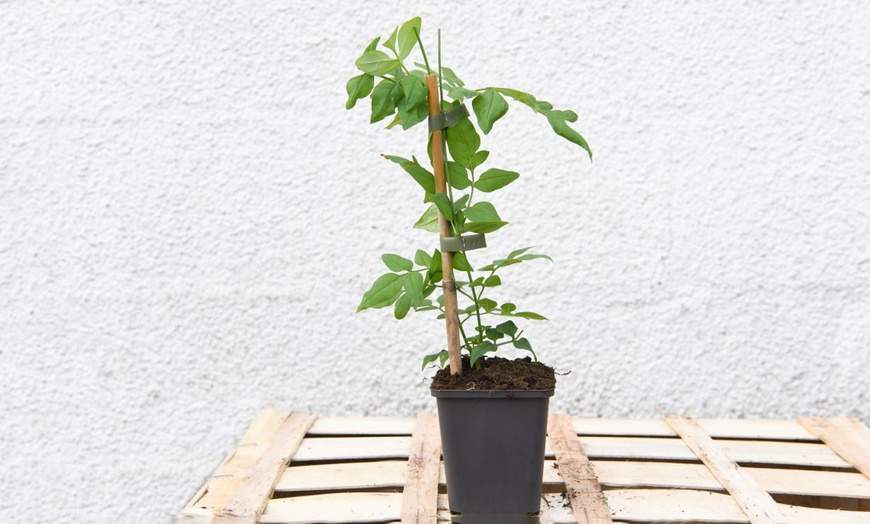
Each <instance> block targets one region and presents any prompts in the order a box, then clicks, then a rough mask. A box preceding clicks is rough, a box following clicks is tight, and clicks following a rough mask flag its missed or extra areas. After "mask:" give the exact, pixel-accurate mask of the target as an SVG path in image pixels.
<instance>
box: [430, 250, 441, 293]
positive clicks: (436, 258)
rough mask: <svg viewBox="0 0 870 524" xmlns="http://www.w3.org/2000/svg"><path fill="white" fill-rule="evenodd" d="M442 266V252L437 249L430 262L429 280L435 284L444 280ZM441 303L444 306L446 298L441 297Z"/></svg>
mask: <svg viewBox="0 0 870 524" xmlns="http://www.w3.org/2000/svg"><path fill="white" fill-rule="evenodd" d="M442 269H443V268H442V266H441V251H438V250H437V249H436V250H435V252H434V253H433V254H432V261H431V262H429V280H430V281H431V282H432V283H433V284H434V283H436V282H440V281H441V278H442ZM438 298H439V303H440V304H441V305H442V306H443V305H444V302H443V300H444V297H443V296H442V295H439V297H438Z"/></svg>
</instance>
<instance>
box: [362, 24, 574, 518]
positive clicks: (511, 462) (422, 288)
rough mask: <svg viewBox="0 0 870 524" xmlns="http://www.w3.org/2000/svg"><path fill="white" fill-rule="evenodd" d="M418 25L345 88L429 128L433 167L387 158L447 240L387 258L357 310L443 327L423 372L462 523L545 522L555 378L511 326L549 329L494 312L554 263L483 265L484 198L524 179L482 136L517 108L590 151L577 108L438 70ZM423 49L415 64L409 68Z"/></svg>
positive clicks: (381, 112) (383, 45)
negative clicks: (422, 316) (499, 161)
mask: <svg viewBox="0 0 870 524" xmlns="http://www.w3.org/2000/svg"><path fill="white" fill-rule="evenodd" d="M420 26H421V21H420V18H419V17H418V18H413V19H411V20H408V21H407V22H405V23H403V24H401V25H399V26H397V27H396V28H395V30H394V31H393V32H392V34H390V36H389V37H387V39H386V40H383V41H381V39H380V37H378V38H375V39H374V40H373V41H372V42H371V43H370V44H369V45H368V47H366V48H365V50H364V52H363V53H362V55H361V56H360V57H359V58H358V59H357V60H356V66H357V68H358V69H359V70H360V71H361V74H359V75H357V76H354V77H353V78H351V79H350V80H349V81H348V83H347V94H348V100H347V109H351V108H353V107H354V106H355V105H356V103H357V102H358V101H359V100H362V99H366V98H368V99H370V103H371V123H373V124H374V123H379V122H387V123H388V124H387V126H386V127H387V128H388V129H390V128H395V127H401V128H402V129H405V130H407V129H411V128H413V127H415V126H417V125H418V124H421V123H426V124H427V125H428V126H429V139H428V148H427V153H426V156H423V154H421V155H420V158H422V159H423V161H421V160H420V159H419V158H418V156H411V157H410V158H407V157H403V156H396V155H383V156H384V158H385V159H386V160H388V161H390V162H392V163H395V164H396V169H402V170H404V171H405V172H406V173H407V174H408V175H409V176H410V179H411V180H412V181H413V182H415V183H416V184H418V185H419V187H420V188H421V189H422V190H423V192H422V197H423V198H422V202H423V204H424V205H423V208H422V210H423V211H422V215H421V216H420V217H419V219H418V220H417V221H416V223H414V225H413V227H415V228H419V229H424V230H427V231H431V232H436V233H439V234H440V245H438V247H436V248H433V247H432V246H427V248H424V249H417V250H416V252H415V253H414V255H413V256H409V257H404V256H401V255H398V254H391V253H387V254H384V255H382V256H381V258H382V260H383V262H384V264H385V265H386V267H387V269H388V270H389V271H388V272H386V273H384V274H383V275H381V276H380V277H378V278H377V279H376V280H375V282H374V284H373V285H372V286H371V288H370V289H369V290H368V291H366V292H365V294H364V295H363V298H362V301H361V302H360V304H359V307H358V309H357V311H362V310H365V309H378V308H387V307H392V308H393V311H394V314H395V317H396V318H397V319H402V318H404V317H405V316H406V315H407V314H408V313H409V312H411V311H414V312H431V313H432V314H434V315H436V316H437V318H438V319H440V320H444V321H445V324H446V327H447V344H446V348H444V349H441V350H440V351H437V352H434V353H432V354H429V355H427V356H425V357H424V358H423V368H424V369H425V368H426V366H427V365H430V364H432V363H437V364H439V365H440V367H441V368H442V369H440V370H439V371H438V372H437V373H436V375H435V378H434V379H433V381H432V386H431V392H432V395H433V396H435V397H436V398H437V404H438V413H439V421H440V427H441V439H442V449H443V454H444V461H445V470H446V476H447V486H448V498H449V501H450V509H451V512H452V514H453V515H454V520H455V521H457V522H459V521H461V522H463V523H464V524H481V523H498V524H511V523H514V522H516V523H526V522H535V521H536V519H537V513H538V509H539V504H540V493H541V477H542V471H543V460H544V442H545V438H546V426H547V407H548V402H549V397H550V396H552V394H553V391H554V387H555V374H554V372H553V369H552V368H550V367H548V366H545V365H544V364H542V363H540V362H538V361H537V356H536V355H535V352H534V351H533V349H532V345H531V343H530V342H529V340H528V339H527V338H526V337H524V336H523V331H522V330H521V329H520V327H519V326H518V325H517V324H516V323H515V322H514V320H517V321H519V320H546V319H545V317H544V316H542V315H540V314H538V313H535V312H532V311H525V310H522V309H520V308H519V307H518V306H517V305H515V304H514V303H513V302H511V301H507V300H504V299H502V300H501V301H496V300H495V299H494V298H493V297H492V296H491V294H492V293H491V292H492V291H493V290H494V289H496V288H499V289H501V286H502V285H503V281H502V279H503V278H504V270H505V269H506V268H508V267H510V266H513V265H516V264H520V263H523V262H528V261H531V260H536V259H549V257H548V256H547V255H544V254H541V253H533V252H531V250H530V248H520V249H516V250H513V251H511V252H509V253H508V254H507V255H506V256H504V257H501V258H496V259H495V260H492V261H487V262H484V263H482V264H480V263H478V262H477V260H476V259H477V258H478V257H477V256H475V255H476V254H468V252H469V251H472V250H475V249H479V248H483V247H485V246H486V239H485V235H487V234H491V233H494V232H496V231H498V230H500V229H501V228H502V227H504V226H505V225H507V222H506V221H505V220H504V219H503V218H502V216H501V214H500V213H499V212H498V211H497V210H496V208H495V206H494V205H493V204H492V203H491V202H489V201H488V200H487V198H488V196H489V195H491V194H493V193H494V192H496V191H500V190H503V189H504V188H505V187H507V186H508V185H510V184H511V183H512V182H514V181H516V180H517V179H518V178H519V176H520V175H519V174H518V173H516V172H514V171H510V170H507V169H502V168H499V167H490V164H489V159H490V153H489V151H487V150H485V149H483V148H482V147H481V136H480V133H479V132H478V129H479V130H480V131H482V132H483V134H484V135H486V134H488V133H489V132H490V131H491V130H492V128H493V125H494V124H495V123H496V122H497V121H498V120H499V119H501V118H502V117H503V116H504V115H505V114H506V113H507V112H508V109H509V107H510V104H509V101H512V102H514V103H516V102H518V103H520V104H522V105H525V106H527V107H528V108H530V109H531V110H532V111H534V112H535V113H538V114H540V115H542V116H543V117H545V118H546V120H547V122H548V123H549V124H550V126H551V127H552V128H553V131H555V133H556V134H557V135H559V136H560V137H563V138H565V139H567V140H568V141H570V142H572V143H574V144H576V145H577V146H579V147H580V148H582V149H583V150H585V151H586V153H587V154H589V157H590V159H591V152H590V149H589V146H588V145H587V143H586V141H585V140H584V139H583V137H582V136H581V135H580V134H579V133H578V132H577V131H576V130H574V129H573V128H571V127H570V125H569V124H570V123H572V122H575V121H576V120H577V115H576V114H575V113H574V112H573V111H568V110H557V109H555V108H553V106H552V104H550V103H548V102H544V101H542V100H538V99H536V98H535V97H534V96H532V95H530V94H528V93H525V92H522V91H519V90H516V89H509V88H503V87H484V88H479V89H473V88H470V87H468V86H466V85H465V84H464V83H463V82H462V80H460V78H459V77H458V76H457V75H456V73H455V72H454V71H453V70H452V69H449V68H447V67H442V66H441V51H440V47H441V45H440V44H441V42H440V33H439V38H438V60H437V63H436V64H431V63H430V62H429V58H428V56H427V54H426V50H425V47H424V46H423V42H422V40H421V38H420ZM415 52H416V53H417V54H418V55H419V59H418V60H413V59H411V55H412V54H413V53H415ZM469 101H470V106H471V111H469V110H468V106H467V104H466V102H469ZM475 120H476V125H475ZM492 156H493V157H494V158H495V155H492ZM427 157H428V159H427ZM433 243H434V242H433ZM472 262H474V263H472ZM460 299H461V302H460ZM508 345H510V346H512V347H514V348H517V349H519V350H524V351H528V352H529V357H528V358H524V359H515V360H506V359H502V358H498V357H495V356H494V353H495V352H496V351H497V350H498V349H499V348H500V347H502V346H508Z"/></svg>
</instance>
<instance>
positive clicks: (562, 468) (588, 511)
mask: <svg viewBox="0 0 870 524" xmlns="http://www.w3.org/2000/svg"><path fill="white" fill-rule="evenodd" d="M547 436H548V437H549V439H550V446H551V447H552V448H553V452H554V453H555V455H556V462H557V463H558V464H559V475H561V477H562V479H563V480H564V482H565V490H566V492H567V494H568V498H569V499H570V501H571V507H572V508H573V513H574V518H575V519H576V520H577V522H579V523H582V524H612V523H613V519H612V518H611V516H610V509H609V508H608V507H607V500H606V499H605V498H604V494H603V493H602V492H601V486H600V485H599V483H598V478H597V477H596V476H595V471H594V470H593V469H592V466H591V464H590V463H589V458H588V457H587V456H586V453H584V452H583V446H582V445H581V444H580V440H579V439H578V438H577V433H575V431H574V427H573V425H572V424H571V419H570V418H569V417H568V416H567V415H551V416H550V417H549V419H548V421H547Z"/></svg>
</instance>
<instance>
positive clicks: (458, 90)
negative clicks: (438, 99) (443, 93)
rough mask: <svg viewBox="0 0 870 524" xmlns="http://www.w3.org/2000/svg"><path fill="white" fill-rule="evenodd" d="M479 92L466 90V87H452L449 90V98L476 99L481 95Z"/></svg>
mask: <svg viewBox="0 0 870 524" xmlns="http://www.w3.org/2000/svg"><path fill="white" fill-rule="evenodd" d="M479 94H480V92H479V91H474V90H471V89H466V88H464V87H451V88H450V89H448V90H447V96H449V97H450V98H452V99H453V100H457V101H459V100H462V99H464V98H474V97H476V96H477V95H479Z"/></svg>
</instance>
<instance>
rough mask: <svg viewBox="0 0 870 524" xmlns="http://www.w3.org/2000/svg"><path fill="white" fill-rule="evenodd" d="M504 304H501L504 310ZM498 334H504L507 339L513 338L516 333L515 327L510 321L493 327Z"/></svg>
mask: <svg viewBox="0 0 870 524" xmlns="http://www.w3.org/2000/svg"><path fill="white" fill-rule="evenodd" d="M504 306H505V304H502V306H501V308H502V310H504ZM495 329H497V330H498V331H499V332H501V333H504V334H505V335H507V336H509V337H513V336H514V335H515V334H516V333H517V325H516V324H514V322H513V321H512V320H508V321H507V322H502V323H501V324H499V325H497V326H495Z"/></svg>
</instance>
